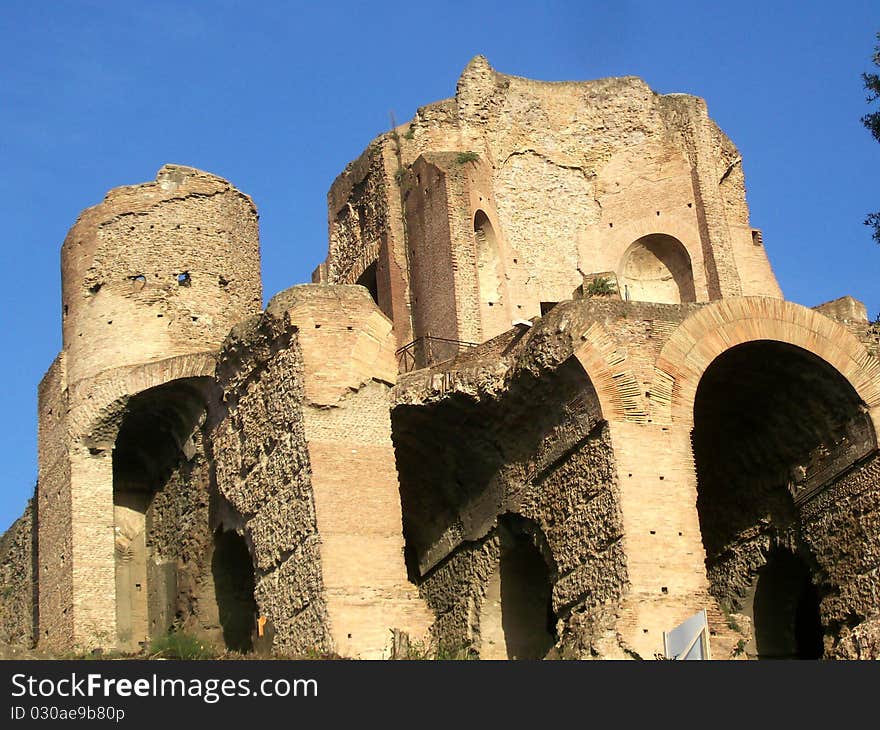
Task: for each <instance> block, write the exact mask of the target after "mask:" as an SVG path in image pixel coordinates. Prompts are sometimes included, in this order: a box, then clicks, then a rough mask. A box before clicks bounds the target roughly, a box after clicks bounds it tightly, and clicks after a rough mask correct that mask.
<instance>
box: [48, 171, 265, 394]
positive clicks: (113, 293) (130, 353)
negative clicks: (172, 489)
mask: <svg viewBox="0 0 880 730" xmlns="http://www.w3.org/2000/svg"><path fill="white" fill-rule="evenodd" d="M257 220H258V216H257V211H256V207H255V206H254V204H253V201H252V200H251V199H250V198H249V197H248V196H247V195H245V194H244V193H241V192H240V191H238V190H236V189H235V188H234V187H233V186H232V185H231V184H230V183H229V182H227V181H226V180H224V179H222V178H219V177H216V176H214V175H211V174H208V173H205V172H202V171H200V170H196V169H194V168H191V167H183V166H179V165H165V166H164V167H163V168H162V169H161V170H159V173H158V175H157V176H156V181H155V182H150V183H144V184H142V185H131V186H126V187H120V188H116V189H114V190H111V191H110V192H109V193H108V194H107V196H106V197H105V198H104V200H103V202H101V203H100V204H98V205H96V206H94V207H92V208H89V209H87V210H85V211H84V212H83V213H82V215H80V217H79V219H78V220H77V222H76V224H75V225H74V226H73V228H71V229H70V232H69V233H68V234H67V237H66V239H65V241H64V246H63V247H62V249H61V288H62V317H63V338H64V345H63V347H64V350H65V351H66V352H67V364H68V371H67V380H68V383H70V384H72V383H75V382H77V381H79V380H81V379H83V378H87V377H92V376H94V375H96V374H97V373H99V372H101V371H104V370H108V369H110V368H118V367H122V366H127V365H135V364H140V363H146V362H152V361H155V360H161V359H164V358H168V357H173V356H176V355H183V354H188V353H194V352H205V351H210V350H216V349H218V348H219V347H220V344H221V343H222V341H223V339H224V338H225V337H226V334H227V333H228V332H229V329H230V328H231V327H232V326H233V325H234V324H235V323H236V322H238V321H240V320H241V319H244V318H245V317H247V316H249V315H251V314H254V313H255V312H259V311H260V310H261V309H262V286H261V281H260V246H259V232H258V223H257Z"/></svg>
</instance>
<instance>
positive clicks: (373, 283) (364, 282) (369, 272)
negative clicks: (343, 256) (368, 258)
mask: <svg viewBox="0 0 880 730" xmlns="http://www.w3.org/2000/svg"><path fill="white" fill-rule="evenodd" d="M376 263H377V262H376V261H374V262H373V263H371V264H370V265H369V266H368V267H367V268H366V269H364V273H363V274H361V275H360V276H359V277H358V280H357V281H356V282H355V283H356V284H360V285H361V286H363V287H366V289H367V291H368V292H370V296H371V297H372V298H373V301H374V302H376V305H378V304H379V281H378V279H377V277H376Z"/></svg>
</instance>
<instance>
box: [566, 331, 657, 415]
mask: <svg viewBox="0 0 880 730" xmlns="http://www.w3.org/2000/svg"><path fill="white" fill-rule="evenodd" d="M580 340H581V344H580V345H578V346H577V347H575V349H574V352H573V355H574V357H575V358H576V359H577V361H578V362H579V363H580V364H581V367H582V368H583V369H584V371H585V372H586V375H587V378H588V379H589V381H590V382H591V383H592V385H593V388H594V389H595V391H596V395H597V397H598V399H599V405H600V407H601V410H602V416H603V417H604V418H605V420H606V421H621V420H625V421H634V422H637V423H643V422H645V421H646V420H647V417H648V414H647V408H646V405H645V401H644V397H643V395H642V388H641V387H640V386H639V383H638V380H637V379H636V377H635V374H634V373H633V371H632V370H631V369H630V363H629V359H628V357H627V353H626V350H624V349H622V348H620V347H619V346H618V344H617V342H615V340H614V339H613V338H612V337H611V335H610V334H609V333H608V331H607V330H606V329H605V327H603V326H602V324H600V323H599V322H592V323H591V324H590V325H589V326H588V327H587V329H586V330H584V332H582V333H581V336H580Z"/></svg>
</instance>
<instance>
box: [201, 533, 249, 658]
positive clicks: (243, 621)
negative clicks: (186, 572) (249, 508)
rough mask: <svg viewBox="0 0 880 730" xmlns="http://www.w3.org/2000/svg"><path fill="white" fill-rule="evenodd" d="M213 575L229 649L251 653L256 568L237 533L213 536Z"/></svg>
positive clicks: (221, 621)
mask: <svg viewBox="0 0 880 730" xmlns="http://www.w3.org/2000/svg"><path fill="white" fill-rule="evenodd" d="M211 573H212V575H213V577H214V590H215V592H216V596H217V609H218V612H219V614H220V626H221V627H222V628H223V641H224V643H225V644H226V648H227V649H229V650H230V651H238V652H242V653H245V652H249V651H252V650H253V634H254V629H255V626H256V618H257V604H256V601H255V600H254V564H253V561H252V560H251V554H250V551H249V550H248V547H247V543H246V542H245V540H244V538H243V537H242V536H241V535H239V534H238V533H237V532H235V531H233V530H225V531H224V530H220V529H218V530H217V532H215V533H214V555H213V557H212V559H211Z"/></svg>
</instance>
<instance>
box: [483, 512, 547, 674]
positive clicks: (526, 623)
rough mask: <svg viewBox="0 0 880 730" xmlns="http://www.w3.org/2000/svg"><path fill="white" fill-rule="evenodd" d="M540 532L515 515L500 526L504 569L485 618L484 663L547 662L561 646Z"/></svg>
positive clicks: (489, 593) (490, 588)
mask: <svg viewBox="0 0 880 730" xmlns="http://www.w3.org/2000/svg"><path fill="white" fill-rule="evenodd" d="M534 530H535V528H534V526H533V525H531V523H529V522H528V521H526V520H522V519H519V518H515V517H513V516H512V515H505V516H504V517H502V518H501V519H500V520H499V525H498V537H499V548H500V555H499V560H498V565H497V567H496V568H495V570H494V571H493V573H492V575H491V576H490V577H489V582H488V584H487V586H486V595H485V597H484V599H483V605H482V610H481V612H480V658H482V659H543V658H544V657H545V656H546V654H547V652H548V651H549V650H550V648H551V647H552V646H553V645H554V644H555V643H556V617H555V615H554V613H553V604H552V600H551V595H552V585H551V583H550V572H549V570H548V568H547V562H546V560H545V559H544V556H543V555H542V554H541V551H540V550H539V549H538V547H537V546H536V545H535V538H536V533H535V532H534Z"/></svg>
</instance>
